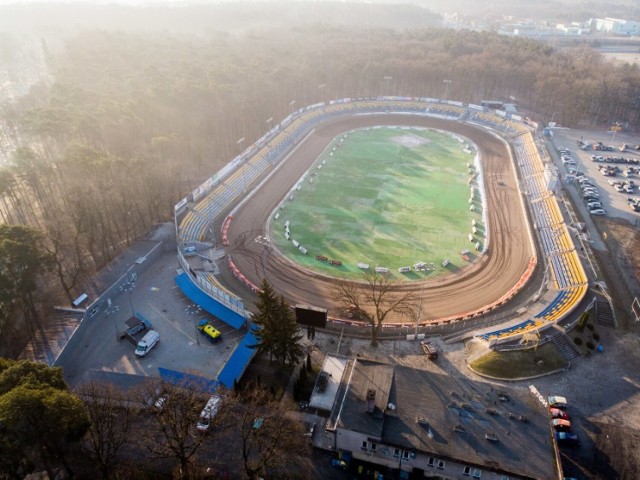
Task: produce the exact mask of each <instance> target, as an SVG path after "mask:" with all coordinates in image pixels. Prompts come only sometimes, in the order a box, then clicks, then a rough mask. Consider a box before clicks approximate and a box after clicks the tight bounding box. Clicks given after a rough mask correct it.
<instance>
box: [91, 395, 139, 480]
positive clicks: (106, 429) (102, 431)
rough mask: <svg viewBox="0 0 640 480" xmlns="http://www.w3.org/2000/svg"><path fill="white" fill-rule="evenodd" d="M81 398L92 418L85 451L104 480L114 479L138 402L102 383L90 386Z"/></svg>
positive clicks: (131, 396) (130, 396)
mask: <svg viewBox="0 0 640 480" xmlns="http://www.w3.org/2000/svg"><path fill="white" fill-rule="evenodd" d="M79 394H80V396H81V398H82V399H83V400H84V403H85V406H86V409H87V414H88V415H89V431H88V432H87V434H86V436H85V441H84V445H83V450H84V451H85V452H86V453H87V455H88V456H89V457H90V458H91V460H92V461H93V463H94V465H95V467H96V469H97V470H98V472H100V475H101V476H102V478H104V479H109V478H112V477H113V474H114V471H115V468H116V462H117V457H118V453H119V452H120V450H121V449H122V446H123V445H124V444H125V442H126V441H127V439H128V438H129V433H130V426H131V421H132V417H133V409H132V402H133V401H135V398H134V397H133V395H128V394H127V393H123V392H122V391H121V390H118V389H117V388H116V387H114V386H113V385H111V384H101V383H90V384H88V385H87V386H85V387H84V388H82V390H81V391H80V392H79Z"/></svg>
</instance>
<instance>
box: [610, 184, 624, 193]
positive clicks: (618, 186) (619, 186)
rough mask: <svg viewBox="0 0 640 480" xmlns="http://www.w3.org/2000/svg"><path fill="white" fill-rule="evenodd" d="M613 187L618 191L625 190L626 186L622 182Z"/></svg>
mask: <svg viewBox="0 0 640 480" xmlns="http://www.w3.org/2000/svg"><path fill="white" fill-rule="evenodd" d="M613 188H615V189H616V192H624V187H623V186H622V185H621V184H618V185H614V186H613Z"/></svg>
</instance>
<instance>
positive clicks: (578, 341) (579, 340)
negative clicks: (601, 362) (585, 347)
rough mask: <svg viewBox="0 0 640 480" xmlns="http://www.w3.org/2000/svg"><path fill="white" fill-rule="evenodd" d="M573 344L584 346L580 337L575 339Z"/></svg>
mask: <svg viewBox="0 0 640 480" xmlns="http://www.w3.org/2000/svg"><path fill="white" fill-rule="evenodd" d="M573 343H575V344H576V345H582V339H581V338H580V337H576V338H574V339H573Z"/></svg>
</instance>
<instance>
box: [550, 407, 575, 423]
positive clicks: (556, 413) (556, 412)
mask: <svg viewBox="0 0 640 480" xmlns="http://www.w3.org/2000/svg"><path fill="white" fill-rule="evenodd" d="M549 414H550V415H551V418H561V419H562V420H571V417H569V414H568V413H567V412H565V411H563V410H560V409H559V408H550V409H549Z"/></svg>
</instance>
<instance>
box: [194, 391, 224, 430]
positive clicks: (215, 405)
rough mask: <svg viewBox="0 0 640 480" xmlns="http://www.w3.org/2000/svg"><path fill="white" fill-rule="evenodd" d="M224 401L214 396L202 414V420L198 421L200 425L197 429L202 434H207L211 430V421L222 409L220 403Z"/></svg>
mask: <svg viewBox="0 0 640 480" xmlns="http://www.w3.org/2000/svg"><path fill="white" fill-rule="evenodd" d="M221 401H222V397H221V396H220V395H213V396H212V397H211V398H210V399H209V400H208V401H207V404H206V405H205V406H204V408H203V409H202V412H200V419H199V420H198V424H197V425H196V428H197V429H198V430H199V431H200V432H206V431H207V430H209V427H210V426H211V420H213V417H215V416H216V414H217V413H218V410H219V409H220V402H221Z"/></svg>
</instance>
